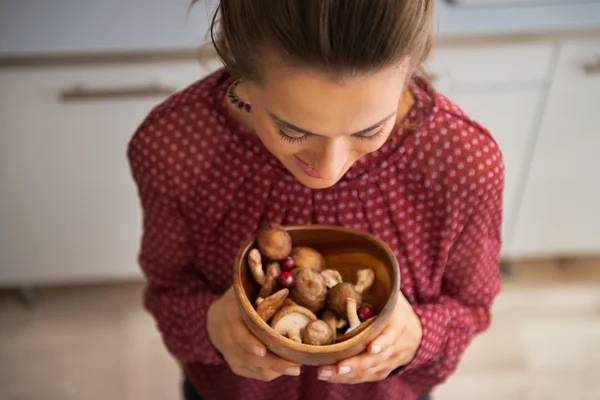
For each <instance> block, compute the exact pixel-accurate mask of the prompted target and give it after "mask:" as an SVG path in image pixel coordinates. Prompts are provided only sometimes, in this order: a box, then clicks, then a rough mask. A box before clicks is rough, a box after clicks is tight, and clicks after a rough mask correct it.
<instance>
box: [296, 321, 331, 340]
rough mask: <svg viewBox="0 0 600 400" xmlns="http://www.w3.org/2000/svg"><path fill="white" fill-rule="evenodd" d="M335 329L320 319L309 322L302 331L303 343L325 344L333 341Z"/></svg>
mask: <svg viewBox="0 0 600 400" xmlns="http://www.w3.org/2000/svg"><path fill="white" fill-rule="evenodd" d="M334 340H335V331H334V330H333V329H331V327H330V326H329V325H328V324H327V323H326V322H325V321H322V320H320V319H318V320H316V321H312V322H309V323H308V325H306V328H304V330H303V331H302V343H306V344H312V345H315V346H324V345H328V344H331V343H333V341H334Z"/></svg>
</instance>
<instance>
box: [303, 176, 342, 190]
mask: <svg viewBox="0 0 600 400" xmlns="http://www.w3.org/2000/svg"><path fill="white" fill-rule="evenodd" d="M295 177H296V179H297V180H298V181H299V182H300V183H301V184H303V185H304V186H306V187H307V188H309V189H329V188H330V187H332V186H334V185H335V184H336V183H338V182H339V181H340V180H339V179H336V180H331V179H319V178H312V177H310V176H307V175H306V174H303V176H298V175H295Z"/></svg>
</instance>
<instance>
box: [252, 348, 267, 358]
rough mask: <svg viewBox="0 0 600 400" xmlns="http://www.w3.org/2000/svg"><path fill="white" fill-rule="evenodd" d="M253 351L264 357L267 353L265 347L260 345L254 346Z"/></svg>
mask: <svg viewBox="0 0 600 400" xmlns="http://www.w3.org/2000/svg"><path fill="white" fill-rule="evenodd" d="M252 352H253V353H254V354H256V355H257V356H259V357H264V356H265V355H266V354H267V352H266V351H265V349H263V348H262V347H258V346H256V347H254V348H253V349H252Z"/></svg>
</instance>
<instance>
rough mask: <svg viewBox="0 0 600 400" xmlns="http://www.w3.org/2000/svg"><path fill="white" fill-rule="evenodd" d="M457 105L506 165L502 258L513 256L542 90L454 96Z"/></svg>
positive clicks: (458, 94) (455, 94) (456, 94)
mask: <svg viewBox="0 0 600 400" xmlns="http://www.w3.org/2000/svg"><path fill="white" fill-rule="evenodd" d="M451 97H452V100H453V101H454V102H456V103H457V104H458V105H459V106H460V107H461V108H462V109H463V110H464V111H465V112H466V113H467V114H468V115H469V116H470V117H471V118H472V119H473V120H475V121H477V122H479V123H480V124H481V125H482V126H484V127H485V128H487V129H488V130H489V131H490V132H491V133H492V135H493V137H494V139H495V140H496V141H497V142H498V145H499V146H500V149H501V150H502V154H503V156H504V164H505V188H504V211H503V225H502V238H503V242H504V246H503V248H502V255H503V256H504V257H507V258H508V257H510V256H511V254H510V242H511V240H512V233H513V230H514V227H515V223H516V209H517V207H518V201H519V194H520V189H521V186H522V184H523V180H524V179H525V177H526V171H527V168H528V161H529V157H530V152H531V146H532V144H533V139H534V136H535V125H536V120H537V117H538V116H539V111H538V110H539V107H540V103H541V102H542V101H543V92H542V91H541V90H523V91H519V90H517V91H514V90H508V91H504V92H493V91H490V92H483V93H460V92H459V93H454V94H453V95H452V96H451Z"/></svg>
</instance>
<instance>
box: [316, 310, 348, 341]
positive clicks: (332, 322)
mask: <svg viewBox="0 0 600 400" xmlns="http://www.w3.org/2000/svg"><path fill="white" fill-rule="evenodd" d="M321 319H322V320H323V321H325V322H326V323H327V325H329V327H330V328H331V330H332V331H333V338H334V340H335V337H336V336H337V331H338V329H344V328H345V327H346V326H347V325H348V321H346V320H345V319H343V318H338V316H337V315H336V314H335V313H334V312H333V311H331V310H325V311H323V314H322V315H321Z"/></svg>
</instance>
